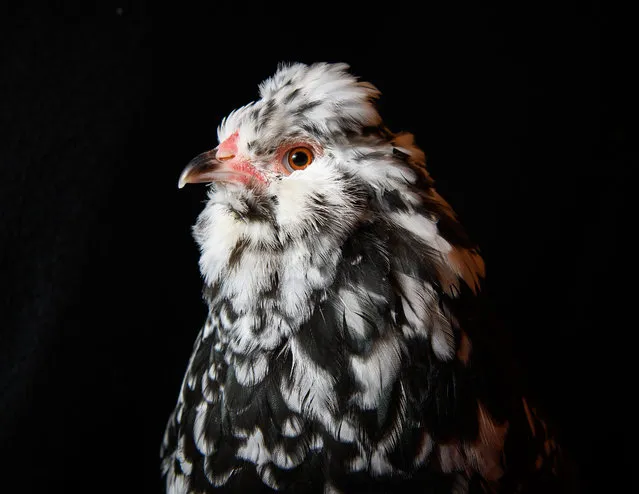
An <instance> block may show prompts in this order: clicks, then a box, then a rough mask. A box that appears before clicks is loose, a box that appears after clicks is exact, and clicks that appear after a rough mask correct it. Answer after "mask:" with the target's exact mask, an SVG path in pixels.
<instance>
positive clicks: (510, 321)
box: [0, 2, 635, 492]
mask: <svg viewBox="0 0 639 494" xmlns="http://www.w3.org/2000/svg"><path fill="white" fill-rule="evenodd" d="M482 3H483V2H482ZM387 8H390V6H389V7H387ZM360 9H361V10H360V11H359V12H357V11H352V12H350V13H346V12H345V11H343V10H331V9H330V8H329V7H327V6H320V5H319V4H318V6H315V9H314V10H312V11H310V10H309V11H308V12H303V11H300V10H281V11H275V10H273V9H272V8H271V7H270V6H267V5H263V6H261V7H259V8H255V7H249V6H238V7H237V8H236V9H233V8H230V7H229V5H228V4H225V8H222V7H220V6H215V5H213V6H212V7H211V8H210V9H209V10H207V11H205V10H189V9H188V8H184V7H182V6H181V5H180V3H175V4H171V5H167V6H166V7H161V8H160V7H154V8H151V7H150V6H148V5H145V4H140V3H133V2H121V3H107V4H106V6H105V7H102V8H94V7H83V8H70V7H68V6H66V7H65V6H64V5H63V4H62V3H51V4H50V5H49V7H47V8H33V7H24V6H4V7H2V11H1V12H0V16H1V17H2V21H1V23H2V26H1V27H2V29H1V34H0V40H1V53H2V65H1V66H0V98H1V100H0V101H1V102H2V107H1V117H0V118H1V122H2V126H1V127H0V131H1V135H0V150H1V154H0V215H1V216H0V268H1V271H0V290H1V292H0V295H1V296H0V324H1V326H0V359H1V360H0V454H1V456H2V458H1V459H0V472H1V473H2V475H1V478H2V480H1V481H0V486H2V487H0V490H2V491H3V492H17V490H12V489H9V486H13V485H21V486H23V490H21V491H20V492H31V491H35V488H36V487H37V486H47V489H46V490H45V491H44V492H48V491H49V489H50V490H53V487H54V486H63V487H64V490H63V491H64V492H95V491H102V490H104V491H112V492H156V490H157V489H158V486H159V482H158V478H159V474H158V472H159V465H158V450H159V444H160V441H161V436H162V433H163V427H164V424H165V421H166V419H167V417H168V414H169V413H170V411H171V409H172V406H173V404H174V402H175V400H176V397H177V393H178V388H179V385H180V382H181V378H182V373H183V371H184V369H185V366H186V363H187V360H188V357H189V355H190V351H191V345H192V343H193V340H194V338H195V335H196V332H197V331H198V328H199V326H200V324H201V323H202V322H203V319H204V315H205V310H204V305H203V304H202V302H201V299H200V279H199V273H198V270H197V249H196V247H195V244H194V242H193V241H192V239H191V237H190V226H191V225H192V223H193V222H194V220H195V218H196V216H197V214H198V212H199V210H200V209H201V207H202V201H203V199H204V188H202V187H200V188H198V187H190V188H186V189H185V190H182V191H178V189H177V187H176V182H177V178H178V175H179V173H180V171H181V169H182V167H183V166H184V165H185V164H186V163H187V162H188V160H189V159H190V158H192V157H193V156H195V155H196V154H198V153H200V152H201V151H204V150H206V149H209V148H211V147H213V146H214V145H215V128H216V126H217V124H218V123H219V120H220V118H221V117H222V116H224V115H225V114H227V113H228V112H229V111H230V110H232V109H233V108H235V107H237V106H239V105H243V104H245V103H247V102H248V101H250V100H252V99H254V98H255V97H256V95H257V87H256V85H257V83H258V82H260V81H261V80H262V79H264V78H265V77H267V76H269V75H270V74H271V73H272V72H273V71H274V69H275V67H276V64H277V62H279V61H302V62H313V61H345V62H348V63H350V64H351V67H352V69H353V71H354V72H355V73H356V74H358V75H360V76H361V77H362V78H363V79H365V80H369V81H371V82H373V83H375V84H376V85H377V86H378V87H379V88H380V89H381V90H382V91H383V93H384V96H383V98H382V101H381V103H380V105H381V111H382V114H383V116H384V117H385V119H386V122H387V124H388V125H389V127H390V128H391V129H392V130H395V131H399V130H407V131H411V132H414V133H415V134H416V137H417V141H418V143H419V144H420V145H421V146H422V147H423V148H424V150H425V151H426V153H427V156H428V161H429V167H430V170H431V173H432V175H433V176H434V178H435V179H436V181H437V185H438V188H439V190H440V192H441V193H442V194H443V195H444V196H445V197H446V198H447V199H448V200H449V201H450V202H451V203H452V205H453V206H454V208H455V209H456V210H457V212H458V213H459V215H460V217H461V219H462V221H463V222H464V224H465V226H466V227H467V229H468V230H469V231H470V233H471V235H472V236H473V237H474V238H475V239H476V240H477V241H478V242H479V244H480V245H481V247H482V252H483V254H484V257H485V259H486V261H487V268H488V280H487V283H486V293H487V294H488V298H489V300H490V302H491V304H492V305H493V307H494V308H495V309H496V311H497V314H498V317H499V318H500V319H501V321H502V322H503V324H504V325H505V326H506V327H507V328H508V330H509V331H511V332H512V335H513V336H512V339H513V343H514V347H515V351H516V352H517V355H518V361H519V362H520V363H521V365H522V367H524V368H528V369H529V370H530V375H529V385H530V388H531V392H532V393H533V394H534V395H536V396H537V398H538V399H539V400H540V403H542V404H543V405H544V406H545V407H546V409H547V410H548V411H549V413H550V414H551V416H553V417H554V419H555V420H556V421H557V423H558V424H559V425H560V426H561V427H562V437H563V440H564V443H565V444H566V446H567V447H568V448H569V449H570V450H571V451H572V452H573V454H574V455H575V457H576V458H577V460H578V462H579V464H580V466H581V467H582V470H583V472H584V478H585V486H586V487H585V490H584V492H586V491H588V492H612V491H614V490H615V488H616V489H621V487H622V486H624V485H626V482H628V478H629V477H630V476H631V473H630V472H632V470H631V465H630V457H629V454H628V452H629V451H630V446H629V439H628V436H629V433H630V432H631V431H633V429H634V427H635V426H634V422H632V421H631V417H634V414H635V410H634V409H633V405H631V403H632V402H631V400H630V396H631V393H629V391H631V390H632V389H633V384H632V381H631V380H630V375H631V373H630V370H631V367H632V365H631V364H632V360H631V358H632V355H631V351H632V345H631V335H632V333H633V329H632V328H633V325H632V319H631V318H630V317H629V312H630V311H629V310H628V309H629V307H632V306H631V299H630V296H631V289H630V286H631V285H630V284H629V281H628V280H629V279H630V276H629V275H628V272H629V269H630V267H631V266H632V264H633V263H634V259H633V258H634V257H635V256H634V252H633V251H632V249H633V247H634V245H632V243H631V242H628V241H627V240H626V239H630V238H631V234H630V232H631V230H632V229H633V223H632V222H631V218H630V214H629V204H630V202H631V198H630V190H631V182H630V171H629V170H630V165H631V163H632V160H631V158H632V156H631V154H630V151H629V149H630V146H629V138H630V136H631V135H632V132H631V129H630V127H629V126H628V125H627V124H626V123H624V121H622V120H621V117H620V115H621V114H619V113H617V112H616V111H615V108H617V107H618V106H625V105H626V104H627V103H628V99H627V98H628V96H627V94H626V92H625V90H627V89H629V88H630V83H629V82H627V79H626V78H627V76H628V75H629V74H630V68H628V69H626V68H625V67H627V66H628V64H626V63H625V62H626V60H625V59H623V56H622V48H623V47H624V43H625V41H626V40H625V38H624V36H625V35H624V32H623V29H619V28H618V27H617V25H616V24H615V23H613V22H612V21H611V20H610V18H609V17H608V15H609V13H607V12H602V11H601V9H600V6H599V5H598V4H597V3H596V2H592V3H589V4H588V3H584V4H583V5H581V6H577V5H574V6H573V5H567V4H566V5H564V4H559V3H555V4H554V7H552V8H551V9H546V10H543V9H541V8H539V7H537V8H532V7H531V8H528V7H523V6H522V7H518V8H517V10H513V9H512V8H508V9H503V8H501V7H498V6H496V5H494V4H491V5H486V4H485V5H484V6H483V7H482V8H481V9H479V8H475V9H472V10H464V8H462V7H461V6H458V5H455V6H451V8H450V10H449V11H447V12H435V11H432V10H428V9H427V10H426V11H424V12H423V13H418V12H417V11H413V10H409V9H405V10H402V9H401V8H400V9H399V10H397V8H395V9H396V10H395V14H394V15H392V16H391V15H387V12H385V11H384V10H383V9H382V8H381V7H379V8H378V10H376V11H373V10H371V9H372V3H371V6H369V7H367V8H364V7H360ZM604 33H606V34H605V35H604ZM630 65H632V64H630ZM5 489H8V490H5ZM92 489H93V490H92ZM609 489H610V490H609Z"/></svg>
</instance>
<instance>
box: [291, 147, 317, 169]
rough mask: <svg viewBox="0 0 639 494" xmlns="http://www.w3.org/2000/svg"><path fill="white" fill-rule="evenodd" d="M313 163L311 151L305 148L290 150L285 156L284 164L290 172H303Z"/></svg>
mask: <svg viewBox="0 0 639 494" xmlns="http://www.w3.org/2000/svg"><path fill="white" fill-rule="evenodd" d="M312 162H313V151H311V150H310V149H309V148H305V147H297V148H293V149H291V150H290V151H289V152H288V153H286V156H285V164H286V165H287V166H288V168H289V169H290V170H291V171H295V170H303V169H304V168H306V167H307V166H308V165H310V164H311V163H312Z"/></svg>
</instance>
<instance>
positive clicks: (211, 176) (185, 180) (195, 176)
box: [178, 149, 224, 189]
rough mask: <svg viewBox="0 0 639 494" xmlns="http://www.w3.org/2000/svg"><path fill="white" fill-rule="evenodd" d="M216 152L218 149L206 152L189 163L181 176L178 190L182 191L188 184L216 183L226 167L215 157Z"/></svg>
mask: <svg viewBox="0 0 639 494" xmlns="http://www.w3.org/2000/svg"><path fill="white" fill-rule="evenodd" d="M216 152H217V149H212V150H210V151H205V152H204V153H202V154H199V155H197V156H196V157H195V158H193V159H192V160H191V161H189V164H188V165H186V167H185V168H184V170H182V173H181V174H180V179H179V180H178V188H180V189H181V188H182V187H184V186H185V185H186V184H197V183H210V182H213V181H215V179H216V177H217V175H218V174H219V172H220V171H222V168H223V166H224V165H223V163H222V162H221V161H220V160H218V159H217V158H216V157H215V154H216Z"/></svg>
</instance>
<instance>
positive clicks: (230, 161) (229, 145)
mask: <svg viewBox="0 0 639 494" xmlns="http://www.w3.org/2000/svg"><path fill="white" fill-rule="evenodd" d="M238 140H239V132H238V131H235V132H234V133H233V134H231V135H230V136H229V137H228V138H227V139H226V140H224V141H223V142H222V143H221V144H220V145H219V146H218V147H217V152H216V155H215V156H216V158H217V159H218V160H219V161H222V162H224V164H225V166H226V167H227V168H228V169H229V170H231V171H235V172H238V173H237V175H234V176H233V178H234V181H237V182H240V183H242V184H245V185H246V184H248V183H249V182H251V181H253V180H257V181H258V182H259V183H261V184H263V185H266V184H267V183H268V179H267V178H266V176H265V175H264V174H263V173H262V172H261V171H260V170H259V169H258V168H256V167H255V166H253V165H252V164H251V162H250V161H249V159H248V158H245V157H243V156H241V155H239V154H238V147H237V141H238ZM298 147H305V148H308V149H310V150H312V152H313V155H314V156H319V155H321V152H320V149H319V146H317V145H316V144H311V143H308V142H301V141H296V142H290V143H287V144H286V145H284V146H282V147H280V148H279V149H278V151H277V152H276V153H275V159H274V161H273V163H272V165H273V170H274V171H276V172H278V173H281V174H284V175H290V174H291V173H292V172H291V171H290V170H289V169H288V168H287V167H286V166H285V165H284V164H283V160H284V157H285V156H286V153H288V152H289V151H290V150H292V149H295V148H298Z"/></svg>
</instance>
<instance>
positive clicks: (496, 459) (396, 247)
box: [161, 63, 564, 493]
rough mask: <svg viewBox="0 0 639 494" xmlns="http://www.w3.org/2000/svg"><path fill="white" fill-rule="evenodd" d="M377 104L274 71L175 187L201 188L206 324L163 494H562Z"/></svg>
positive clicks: (553, 449)
mask: <svg viewBox="0 0 639 494" xmlns="http://www.w3.org/2000/svg"><path fill="white" fill-rule="evenodd" d="M379 96H380V92H379V91H378V90H377V89H376V88H375V87H374V86H373V85H372V84H369V83H366V82H361V81H359V79H358V78H356V77H355V76H354V75H352V74H351V73H350V72H349V66H348V65H346V64H340V63H338V64H328V63H316V64H313V65H305V64H300V63H295V64H282V65H280V66H279V67H278V70H277V72H276V73H275V74H274V75H273V76H272V77H270V78H269V79H267V80H266V81H264V82H262V83H261V84H260V86H259V100H257V101H255V102H252V103H250V104H248V105H246V106H244V107H242V108H239V109H237V110H235V111H233V112H232V113H231V114H230V115H228V117H226V118H225V119H224V120H223V121H222V122H221V124H220V126H219V127H218V140H219V145H218V146H217V147H216V148H215V149H213V150H212V151H208V152H205V153H203V154H201V155H199V156H198V157H196V158H195V159H194V160H193V161H192V162H191V163H190V164H189V165H188V166H187V167H186V168H185V170H184V171H183V173H182V175H181V177H180V179H179V186H180V187H182V186H184V185H185V184H188V183H207V184H210V185H209V195H208V201H207V203H206V205H205V207H204V209H203V211H202V212H201V214H200V215H199V217H198V220H197V222H196V224H195V226H194V229H193V232H194V238H195V240H196V242H197V243H198V245H199V248H200V252H201V257H200V262H199V267H200V271H201V274H202V277H203V280H204V291H203V293H204V299H205V301H206V303H207V304H208V317H207V319H206V321H205V323H204V326H203V328H202V329H201V331H200V333H199V334H198V336H197V338H196V341H195V345H194V348H193V353H192V356H191V358H190V361H189V363H188V367H187V370H186V374H185V377H184V381H183V384H182V388H181V390H180V393H179V398H178V401H177V405H176V407H175V410H174V411H173V413H172V414H171V416H170V418H169V422H168V425H167V428H166V432H165V435H164V439H163V443H162V448H161V457H162V473H163V475H164V477H165V479H166V489H167V492H169V493H203V492H215V491H217V490H220V491H223V492H273V491H281V492H304V493H313V492H320V493H351V492H395V490H396V489H402V490H404V491H405V492H421V493H431V492H438V493H448V492H455V493H464V492H522V493H523V492H564V491H563V490H561V489H562V488H563V480H562V476H563V474H562V469H561V462H560V458H561V455H560V451H559V447H558V446H557V444H556V443H555V441H554V440H553V437H552V435H551V434H550V432H549V429H548V427H547V426H546V423H545V422H544V421H542V419H540V418H539V416H538V414H537V412H536V409H535V407H533V406H532V405H530V404H529V403H528V402H527V400H526V398H525V397H524V396H522V394H521V393H520V392H519V391H518V386H517V385H516V383H515V384H513V383H511V382H509V380H508V379H507V377H508V376H509V372H510V371H509V369H508V368H507V367H505V365H506V364H505V362H507V361H508V359H507V358H504V359H501V358H495V353H496V352H495V351H494V349H492V347H491V346H490V342H491V339H492V338H493V335H492V333H491V331H492V329H491V327H482V324H481V320H480V319H477V317H475V316H474V315H473V314H474V310H475V306H476V305H478V304H477V303H476V302H477V301H478V300H479V298H478V293H479V290H480V283H481V280H482V278H483V277H484V263H483V261H482V258H481V256H480V254H479V251H478V248H477V246H476V245H475V244H474V243H473V242H472V241H471V240H470V239H469V238H468V236H467V235H466V233H465V232H464V230H463V228H462V227H461V225H460V223H459V222H458V220H457V218H456V216H455V213H454V211H453V210H452V209H451V207H450V205H449V204H448V203H447V202H446V201H445V200H444V199H443V198H442V197H441V196H440V195H439V194H438V193H437V192H436V190H435V188H434V182H433V180H432V179H431V177H430V175H429V174H428V172H427V170H426V168H425V156H424V152H423V151H422V150H420V149H419V147H418V146H417V145H416V144H415V142H414V139H413V136H412V135H411V134H409V133H393V132H391V131H390V130H389V129H387V128H386V127H385V126H384V124H383V122H382V119H381V117H380V115H379V113H378V111H377V107H376V103H375V102H376V99H377V98H378V97H379ZM478 321H479V322H478ZM491 349H492V350H491Z"/></svg>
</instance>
